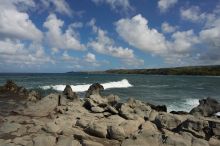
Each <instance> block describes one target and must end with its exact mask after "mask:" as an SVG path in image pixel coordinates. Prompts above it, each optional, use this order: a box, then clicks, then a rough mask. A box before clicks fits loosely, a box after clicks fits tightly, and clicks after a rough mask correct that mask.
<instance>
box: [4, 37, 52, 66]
mask: <svg viewBox="0 0 220 146" xmlns="http://www.w3.org/2000/svg"><path fill="white" fill-rule="evenodd" d="M0 60H1V62H3V63H6V64H17V65H39V64H43V63H53V60H52V59H51V58H50V57H48V56H47V55H46V54H45V52H44V48H43V47H42V46H41V45H39V44H34V43H33V44H29V45H25V44H24V43H22V42H21V41H19V40H11V39H5V40H0Z"/></svg>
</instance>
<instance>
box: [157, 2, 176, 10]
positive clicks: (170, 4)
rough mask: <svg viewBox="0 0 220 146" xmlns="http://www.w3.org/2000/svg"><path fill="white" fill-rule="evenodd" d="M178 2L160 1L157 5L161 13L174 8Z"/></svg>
mask: <svg viewBox="0 0 220 146" xmlns="http://www.w3.org/2000/svg"><path fill="white" fill-rule="evenodd" d="M177 2H178V0H159V1H158V3H157V5H158V8H159V9H160V11H161V12H166V11H167V10H168V9H169V8H171V7H173V6H174V5H175V4H176V3H177Z"/></svg>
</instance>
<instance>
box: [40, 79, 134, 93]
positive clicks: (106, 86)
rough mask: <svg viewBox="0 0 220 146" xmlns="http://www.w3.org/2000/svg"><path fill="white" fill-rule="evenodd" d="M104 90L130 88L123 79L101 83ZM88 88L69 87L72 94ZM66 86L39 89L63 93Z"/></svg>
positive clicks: (80, 86) (50, 86) (81, 86)
mask: <svg viewBox="0 0 220 146" xmlns="http://www.w3.org/2000/svg"><path fill="white" fill-rule="evenodd" d="M101 85H102V86H103V87H104V89H112V88H129V87H132V86H133V85H131V84H130V83H129V81H128V80H127V79H123V80H121V81H115V82H107V83H102V84H101ZM89 86H91V84H85V85H71V88H72V89H73V91H74V92H84V91H87V90H88V89H89ZM65 87H66V85H49V86H41V87H40V88H41V89H44V90H48V89H53V90H57V91H63V90H64V88H65Z"/></svg>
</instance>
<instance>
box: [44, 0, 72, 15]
mask: <svg viewBox="0 0 220 146" xmlns="http://www.w3.org/2000/svg"><path fill="white" fill-rule="evenodd" d="M40 2H41V3H42V5H43V6H44V7H45V8H46V9H48V8H52V10H54V11H55V12H58V13H61V14H67V15H69V16H71V15H72V10H71V8H70V6H69V4H68V3H67V2H66V1H65V0H40Z"/></svg>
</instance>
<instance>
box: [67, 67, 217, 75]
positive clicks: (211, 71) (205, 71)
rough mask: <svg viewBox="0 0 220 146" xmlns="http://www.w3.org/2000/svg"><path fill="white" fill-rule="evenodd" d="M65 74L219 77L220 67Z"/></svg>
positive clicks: (111, 70) (116, 70) (118, 70)
mask: <svg viewBox="0 0 220 146" xmlns="http://www.w3.org/2000/svg"><path fill="white" fill-rule="evenodd" d="M67 73H76V74H78V73H85V74H90V73H91V74H93V73H96V74H99V73H100V74H103V73H109V74H145V75H202V76H220V65H207V66H184V67H172V68H154V69H110V70H106V71H81V72H67Z"/></svg>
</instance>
